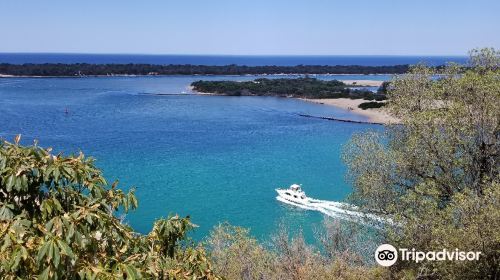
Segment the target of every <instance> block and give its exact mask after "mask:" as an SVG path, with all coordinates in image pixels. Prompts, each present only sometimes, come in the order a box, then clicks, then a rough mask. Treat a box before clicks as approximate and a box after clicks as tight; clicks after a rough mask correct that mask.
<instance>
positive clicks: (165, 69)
mask: <svg viewBox="0 0 500 280" xmlns="http://www.w3.org/2000/svg"><path fill="white" fill-rule="evenodd" d="M408 69H409V66H408V65H393V66H362V65H335V66H329V65H297V66H245V65H235V64H231V65H224V66H215V65H191V64H184V65H174V64H170V65H155V64H88V63H75V64H63V63H44V64H32V63H25V64H9V63H1V64H0V74H4V75H15V76H105V75H246V74H249V75H254V74H255V75H257V74H403V73H405V72H406V71H408Z"/></svg>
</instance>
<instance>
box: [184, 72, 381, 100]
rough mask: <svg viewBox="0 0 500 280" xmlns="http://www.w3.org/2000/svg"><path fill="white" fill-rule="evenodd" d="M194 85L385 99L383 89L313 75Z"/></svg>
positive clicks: (220, 90)
mask: <svg viewBox="0 0 500 280" xmlns="http://www.w3.org/2000/svg"><path fill="white" fill-rule="evenodd" d="M191 86H192V87H193V90H195V91H199V92H206V93H214V94H221V95H230V96H240V95H258V96H282V97H302V98H351V99H366V100H374V99H375V100H384V99H385V95H384V94H383V93H374V92H371V91H369V90H360V89H351V88H349V86H347V85H346V84H344V83H343V82H341V81H338V80H332V81H324V80H318V79H315V78H310V77H304V78H297V79H266V78H260V79H255V80H252V81H245V82H238V81H202V80H200V81H196V82H193V83H191Z"/></svg>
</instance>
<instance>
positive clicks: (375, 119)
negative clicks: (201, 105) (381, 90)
mask: <svg viewBox="0 0 500 280" xmlns="http://www.w3.org/2000/svg"><path fill="white" fill-rule="evenodd" d="M187 89H188V90H190V91H191V92H192V93H193V94H195V95H199V96H228V95H224V94H217V93H210V92H199V91H195V90H193V87H192V86H189V87H188V88H187ZM248 96H253V95H248ZM277 97H280V96H277ZM281 98H293V99H297V100H301V101H304V102H310V103H315V104H317V105H326V106H333V107H336V108H339V109H343V110H346V111H348V112H349V113H352V114H356V115H360V116H363V117H366V118H367V120H366V121H356V120H353V119H349V118H347V119H337V118H333V117H331V116H309V115H308V116H307V117H314V118H320V119H328V120H337V121H344V122H353V123H369V124H384V125H385V124H398V123H400V122H401V121H400V120H399V119H397V118H395V117H393V116H391V115H389V114H388V113H387V112H386V111H385V110H384V108H370V109H366V110H363V109H361V108H359V107H358V105H359V104H361V103H364V102H369V101H368V100H364V99H349V98H324V99H310V98H300V97H286V96H281Z"/></svg>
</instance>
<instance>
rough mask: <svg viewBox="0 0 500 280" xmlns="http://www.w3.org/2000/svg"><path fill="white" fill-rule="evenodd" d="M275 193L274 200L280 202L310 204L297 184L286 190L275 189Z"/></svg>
mask: <svg viewBox="0 0 500 280" xmlns="http://www.w3.org/2000/svg"><path fill="white" fill-rule="evenodd" d="M276 192H277V193H278V196H277V197H276V198H277V199H278V200H280V201H283V200H286V201H288V202H292V203H296V204H302V205H304V204H307V203H309V202H310V201H309V198H308V197H307V196H306V194H305V192H304V191H303V190H302V188H301V187H300V185H297V184H293V185H291V186H290V187H289V188H288V189H276ZM283 202H285V201H283Z"/></svg>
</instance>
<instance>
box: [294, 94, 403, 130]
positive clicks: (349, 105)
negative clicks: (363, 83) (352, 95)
mask: <svg viewBox="0 0 500 280" xmlns="http://www.w3.org/2000/svg"><path fill="white" fill-rule="evenodd" d="M302 100H305V101H308V102H313V103H318V104H325V105H329V106H335V107H339V108H342V109H345V110H349V111H350V112H352V113H354V114H358V115H362V116H365V117H368V120H369V121H370V122H374V123H383V124H389V123H399V120H398V119H397V118H395V117H393V116H390V115H389V114H388V113H387V112H385V110H384V108H383V107H382V108H375V109H366V110H363V109H361V108H358V105H359V104H361V103H364V102H369V101H367V100H363V99H349V98H326V99H302Z"/></svg>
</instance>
